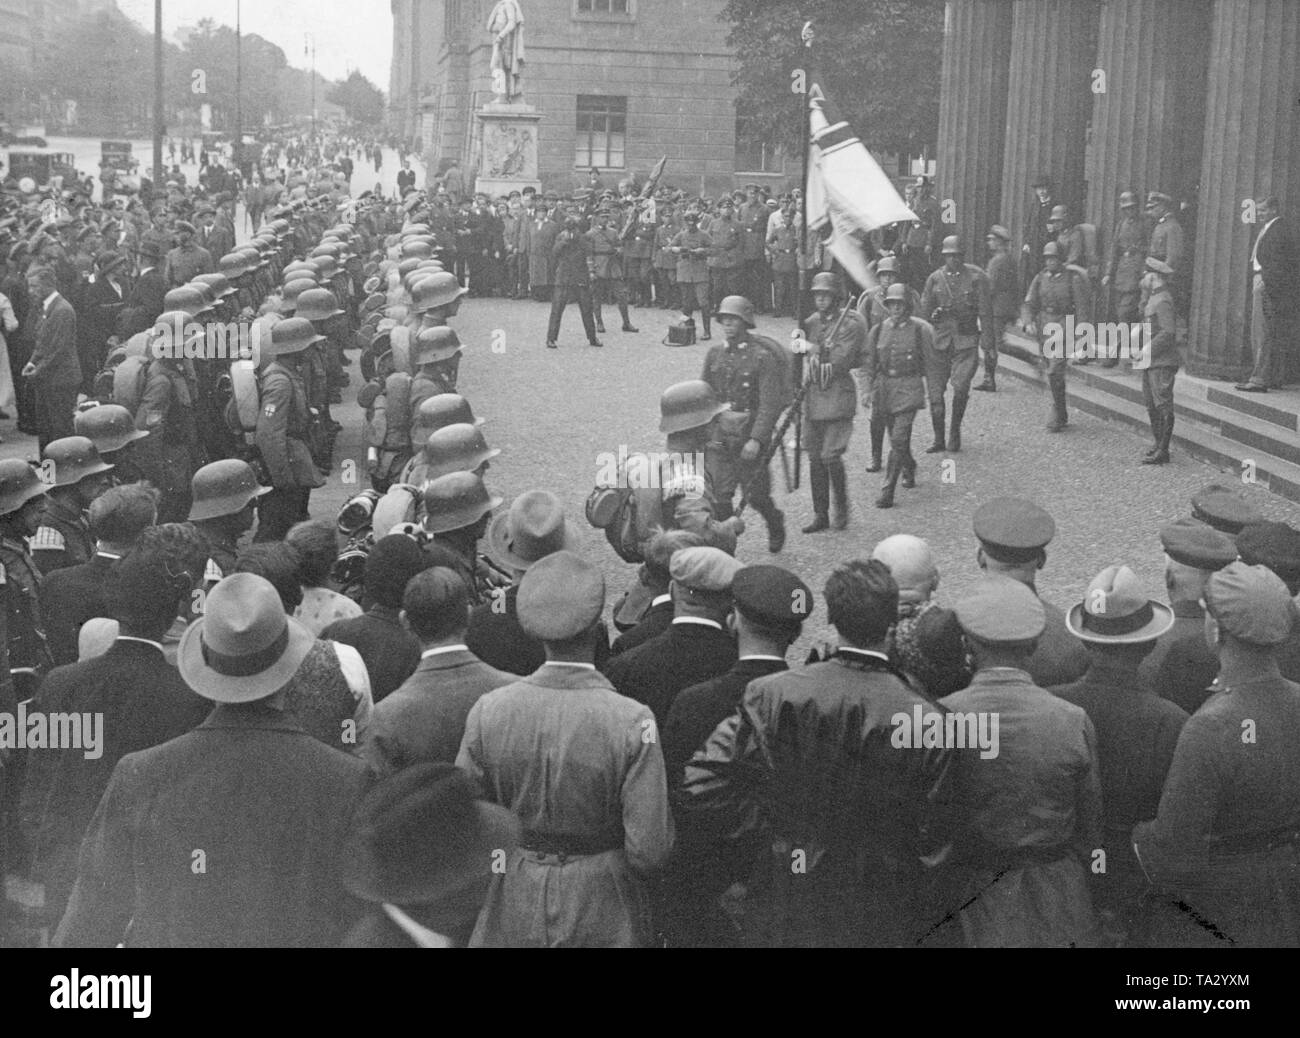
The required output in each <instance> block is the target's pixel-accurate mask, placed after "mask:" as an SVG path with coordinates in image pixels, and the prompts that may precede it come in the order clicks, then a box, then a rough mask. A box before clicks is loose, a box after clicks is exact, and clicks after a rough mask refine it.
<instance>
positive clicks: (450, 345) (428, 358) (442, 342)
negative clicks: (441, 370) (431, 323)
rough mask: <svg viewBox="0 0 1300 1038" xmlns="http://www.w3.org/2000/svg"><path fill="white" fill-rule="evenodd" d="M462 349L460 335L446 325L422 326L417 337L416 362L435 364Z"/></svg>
mask: <svg viewBox="0 0 1300 1038" xmlns="http://www.w3.org/2000/svg"><path fill="white" fill-rule="evenodd" d="M460 350H461V346H460V337H459V336H458V335H457V334H456V332H455V330H454V329H452V328H448V327H447V326H446V325H440V326H439V327H437V328H422V329H421V330H420V332H419V334H417V335H416V337H415V351H414V352H415V363H416V364H435V363H437V362H438V361H440V360H448V359H449V358H451V357H454V356H456V354H458V353H459V352H460Z"/></svg>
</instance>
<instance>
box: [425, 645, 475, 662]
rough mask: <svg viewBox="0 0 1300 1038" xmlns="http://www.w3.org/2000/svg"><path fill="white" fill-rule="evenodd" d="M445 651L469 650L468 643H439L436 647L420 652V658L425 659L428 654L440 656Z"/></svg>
mask: <svg viewBox="0 0 1300 1038" xmlns="http://www.w3.org/2000/svg"><path fill="white" fill-rule="evenodd" d="M447 652H469V646H468V645H439V646H438V647H437V648H436V649H425V650H424V651H423V652H422V653H420V659H422V660H427V659H428V658H429V657H430V656H441V655H442V654H443V653H447Z"/></svg>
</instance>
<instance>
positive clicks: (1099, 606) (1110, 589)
mask: <svg viewBox="0 0 1300 1038" xmlns="http://www.w3.org/2000/svg"><path fill="white" fill-rule="evenodd" d="M1173 625H1174V611H1173V610H1172V609H1170V608H1169V607H1168V606H1167V605H1164V604H1163V603H1161V602H1157V601H1155V600H1154V599H1151V598H1148V597H1147V595H1146V592H1145V591H1144V589H1143V587H1142V584H1141V583H1140V582H1139V580H1138V578H1137V574H1136V573H1134V572H1133V571H1132V570H1131V569H1129V568H1128V567H1127V566H1107V567H1106V568H1105V569H1104V570H1102V571H1101V572H1100V573H1098V574H1097V575H1096V576H1095V577H1093V578H1092V582H1091V583H1090V584H1089V585H1088V590H1087V591H1086V592H1085V593H1084V596H1083V601H1082V602H1080V603H1078V604H1077V605H1075V606H1074V608H1072V609H1071V610H1070V612H1069V614H1068V615H1067V616H1066V618H1065V626H1066V627H1067V628H1068V629H1069V631H1070V633H1071V634H1073V635H1074V636H1075V637H1076V638H1079V639H1081V640H1082V641H1085V642H1095V643H1098V644H1103V645H1132V644H1135V643H1137V642H1149V641H1151V640H1153V639H1155V638H1158V637H1160V635H1162V634H1164V633H1165V632H1166V631H1167V630H1169V629H1170V628H1171V627H1173Z"/></svg>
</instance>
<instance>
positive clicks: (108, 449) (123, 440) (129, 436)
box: [72, 404, 149, 457]
mask: <svg viewBox="0 0 1300 1038" xmlns="http://www.w3.org/2000/svg"><path fill="white" fill-rule="evenodd" d="M72 428H73V431H74V432H75V433H76V434H77V435H78V436H84V437H86V439H88V440H90V442H91V443H93V444H94V445H95V450H97V451H99V454H100V457H103V456H104V455H105V454H112V453H113V452H114V451H120V450H121V449H122V448H123V447H125V446H126V445H127V444H128V443H134V442H135V441H136V440H142V439H144V438H145V437H146V436H148V435H149V434H148V433H147V432H145V431H144V430H143V429H137V428H136V427H135V421H134V419H132V417H131V412H130V411H128V410H127V409H126V408H125V407H122V406H121V405H120V404H96V405H95V406H94V407H88V408H86V410H84V411H78V412H77V413H76V414H75V415H73V416H72Z"/></svg>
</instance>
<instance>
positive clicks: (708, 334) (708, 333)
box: [700, 313, 713, 339]
mask: <svg viewBox="0 0 1300 1038" xmlns="http://www.w3.org/2000/svg"><path fill="white" fill-rule="evenodd" d="M700 317H701V318H702V319H703V320H704V338H706V339H708V338H710V337H711V336H712V335H713V330H712V329H711V328H710V327H709V321H710V319H711V318H710V315H709V314H708V313H702V314H700Z"/></svg>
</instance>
